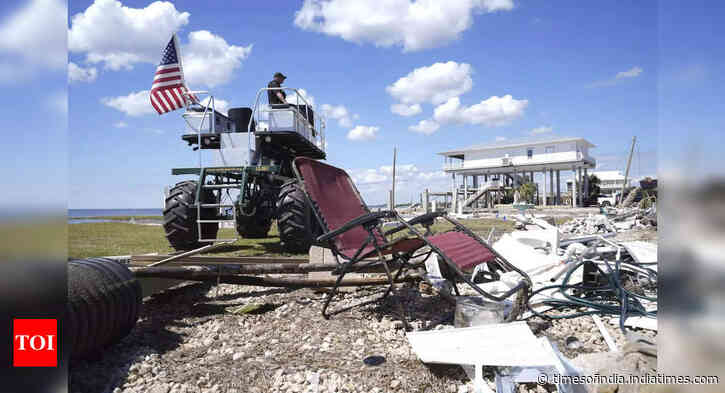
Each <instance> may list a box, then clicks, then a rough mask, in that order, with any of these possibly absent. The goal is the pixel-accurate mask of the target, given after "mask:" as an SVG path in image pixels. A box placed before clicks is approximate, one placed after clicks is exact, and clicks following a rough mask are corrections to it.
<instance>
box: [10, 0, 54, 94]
mask: <svg viewBox="0 0 725 393" xmlns="http://www.w3.org/2000/svg"><path fill="white" fill-rule="evenodd" d="M65 3H66V2H65V1H60V0H33V1H30V2H27V4H26V5H25V6H24V7H23V8H20V9H18V10H16V11H14V12H12V13H10V14H9V15H8V16H6V17H5V18H3V20H2V21H1V22H0V36H2V37H4V39H2V40H0V54H5V55H8V56H7V58H4V59H3V61H2V62H3V64H1V65H0V71H2V72H0V81H2V82H8V83H10V82H17V81H19V80H26V79H27V78H30V77H32V76H34V75H35V74H37V73H38V72H40V71H42V70H44V69H52V70H63V69H64V68H65V67H66V64H67V63H68V53H67V52H66V47H67V36H66V35H65V34H63V33H62V32H64V31H65V29H66V23H67V21H66V17H65V15H67V14H68V11H67V8H66V4H65Z"/></svg>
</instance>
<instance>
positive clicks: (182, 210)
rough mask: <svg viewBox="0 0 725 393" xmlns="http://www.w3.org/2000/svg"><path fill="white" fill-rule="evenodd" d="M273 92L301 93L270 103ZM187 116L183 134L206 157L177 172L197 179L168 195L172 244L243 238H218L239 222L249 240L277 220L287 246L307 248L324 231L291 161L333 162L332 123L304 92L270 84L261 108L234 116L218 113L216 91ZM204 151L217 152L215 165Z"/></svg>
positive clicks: (194, 245) (259, 99)
mask: <svg viewBox="0 0 725 393" xmlns="http://www.w3.org/2000/svg"><path fill="white" fill-rule="evenodd" d="M270 90H272V91H277V90H283V91H285V93H287V96H292V94H290V93H294V94H293V96H294V97H295V99H293V100H292V101H294V102H292V103H289V104H284V105H270V104H269V103H268V102H267V95H268V94H267V93H268V91H270ZM195 93H196V94H203V93H204V92H195ZM182 116H183V118H184V120H185V121H186V125H187V130H186V134H184V135H182V137H181V139H182V140H184V141H185V142H187V143H188V145H189V146H193V150H198V151H199V162H198V166H197V167H187V168H174V169H172V170H171V173H172V175H187V176H195V177H196V178H195V179H193V180H185V181H181V182H179V183H176V185H174V186H173V187H171V188H170V189H167V191H166V192H165V208H164V222H163V227H164V230H165V233H166V238H167V239H168V241H169V243H170V244H171V246H172V247H173V248H174V249H176V250H192V249H198V248H200V247H204V246H205V245H210V244H217V243H219V242H230V241H233V240H236V239H221V238H218V237H217V233H218V231H219V227H220V224H222V223H233V226H234V228H236V231H237V233H238V234H239V235H240V236H242V237H244V238H264V237H267V235H268V233H269V230H270V227H271V225H272V221H273V220H277V227H278V230H279V236H280V243H281V246H282V248H283V250H284V251H285V252H289V253H305V252H307V251H308V250H309V248H310V246H311V244H312V241H313V239H314V238H315V237H316V235H319V232H320V230H319V228H318V227H319V225H318V224H316V222H315V220H314V218H312V216H311V213H310V209H309V207H308V205H307V203H306V201H305V198H304V194H303V192H302V190H301V189H300V187H299V185H298V183H297V182H296V181H295V179H294V174H293V172H292V167H291V165H292V161H293V160H294V159H295V158H297V157H308V158H312V159H325V135H324V132H325V122H324V120H323V119H319V118H318V119H315V113H314V111H313V108H312V106H311V105H310V104H309V102H307V100H306V99H305V98H304V96H303V94H301V93H300V91H299V90H298V89H295V88H284V87H282V88H263V89H260V90H259V91H258V92H257V95H256V99H255V102H254V106H253V107H251V108H249V107H241V108H232V109H229V111H228V116H225V115H224V114H222V113H219V112H217V111H216V110H215V107H214V98H213V97H212V96H210V97H209V100H208V105H206V106H204V105H200V104H190V105H188V106H187V107H186V110H185V112H184V113H183V115H182ZM204 151H211V152H212V156H213V162H212V163H211V164H210V165H205V162H204V159H203V158H204V157H205V156H207V154H204V153H203V152H204ZM207 160H208V158H207Z"/></svg>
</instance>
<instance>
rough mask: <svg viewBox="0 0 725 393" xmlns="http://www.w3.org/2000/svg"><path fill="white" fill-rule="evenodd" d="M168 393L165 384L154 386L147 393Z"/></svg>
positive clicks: (167, 386)
mask: <svg viewBox="0 0 725 393" xmlns="http://www.w3.org/2000/svg"><path fill="white" fill-rule="evenodd" d="M168 392H169V385H167V384H165V383H162V384H158V385H155V386H153V387H152V388H151V389H150V390H149V393H168Z"/></svg>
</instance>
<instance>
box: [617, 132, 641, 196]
mask: <svg viewBox="0 0 725 393" xmlns="http://www.w3.org/2000/svg"><path fill="white" fill-rule="evenodd" d="M636 142H637V137H636V136H633V137H632V147H631V148H630V149H629V157H628V158H627V169H625V170H624V184H622V192H621V193H620V195H619V202H618V203H617V206H619V205H621V204H622V202H624V189H625V187H627V178H628V177H629V167H630V165H632V154H633V153H634V144H635V143H636Z"/></svg>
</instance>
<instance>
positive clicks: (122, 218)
mask: <svg viewBox="0 0 725 393" xmlns="http://www.w3.org/2000/svg"><path fill="white" fill-rule="evenodd" d="M68 219H69V220H112V221H130V220H131V219H134V220H156V221H162V220H163V219H164V217H163V216H87V217H68Z"/></svg>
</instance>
